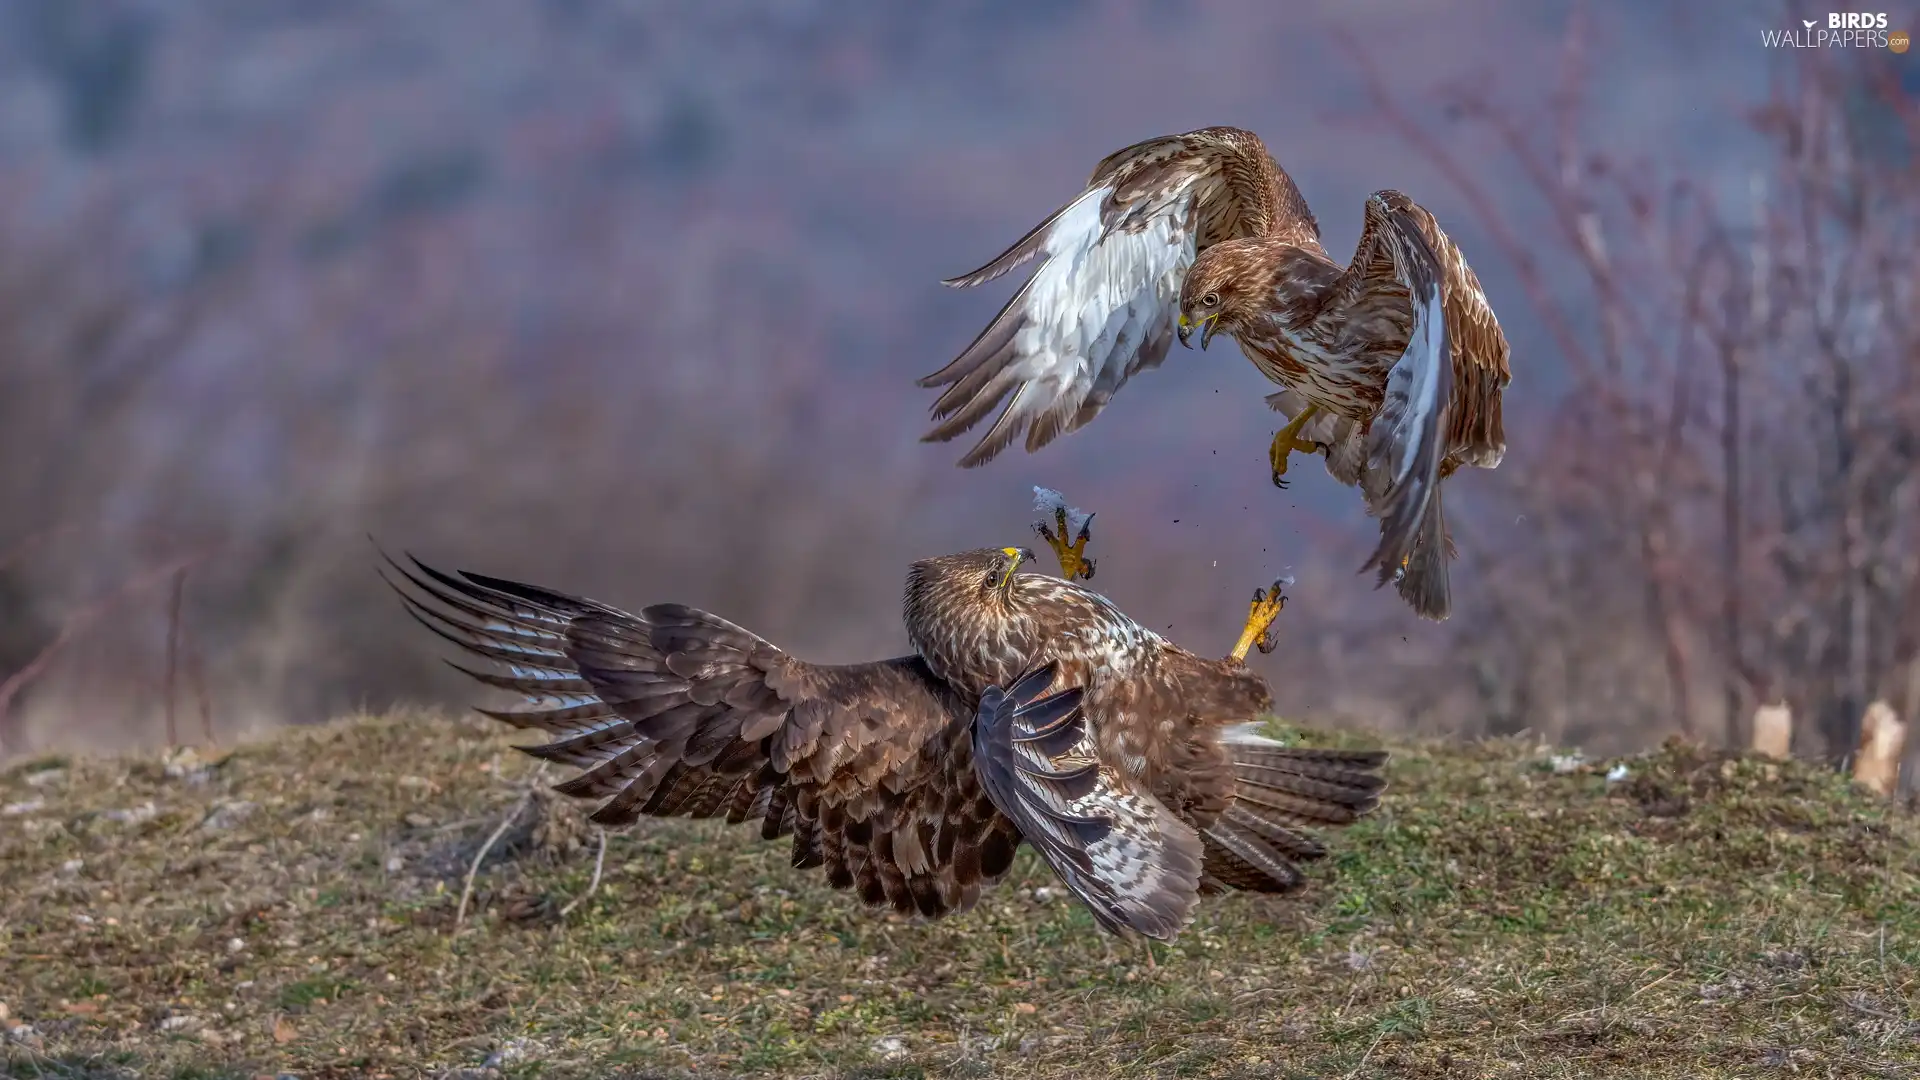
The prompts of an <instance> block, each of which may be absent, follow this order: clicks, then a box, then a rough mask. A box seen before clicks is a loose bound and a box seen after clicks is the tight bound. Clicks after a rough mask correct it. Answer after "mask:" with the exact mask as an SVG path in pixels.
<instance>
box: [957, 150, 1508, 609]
mask: <svg viewBox="0 0 1920 1080" xmlns="http://www.w3.org/2000/svg"><path fill="white" fill-rule="evenodd" d="M1364 215H1365V216H1364V224H1363V227H1362V231H1361V234H1360V243H1359V245H1358V247H1357V248H1356V249H1355V251H1354V254H1353V258H1352V259H1351V260H1350V261H1349V262H1348V263H1347V265H1345V266H1342V265H1340V264H1339V263H1337V262H1335V261H1334V260H1333V258H1332V257H1331V256H1329V255H1328V253H1327V251H1326V249H1325V248H1324V247H1323V246H1321V243H1320V226H1319V223H1318V222H1317V221H1316V220H1315V219H1314V216H1313V212H1312V211H1311V210H1310V209H1308V207H1307V204H1306V200H1305V199H1303V198H1302V197H1301V195H1300V190H1299V188H1297V187H1296V186H1295V185H1294V183H1293V180H1292V178H1290V177H1289V176H1288V175H1287V174H1286V172H1285V170H1283V169H1281V168H1280V166H1279V164H1278V163H1277V162H1275V161H1274V159H1273V157H1272V156H1271V155H1270V154H1269V153H1268V152H1267V148H1266V146H1265V144H1264V143H1262V142H1261V141H1260V138H1259V137H1258V136H1257V135H1255V134H1253V133H1252V132H1250V131H1243V130H1241V129H1239V128H1231V127H1210V128H1202V129H1200V130H1197V131H1190V132H1187V133H1185V134H1181V135H1169V136H1164V137H1161V138H1157V139H1149V140H1147V141H1145V142H1142V143H1136V144H1135V145H1133V146H1129V147H1127V148H1126V149H1124V150H1119V151H1116V152H1115V153H1113V154H1111V155H1109V156H1108V157H1107V158H1106V159H1105V160H1104V161H1102V162H1100V164H1099V165H1098V166H1097V167H1095V169H1094V170H1093V176H1092V178H1091V179H1090V180H1088V182H1087V185H1086V188H1085V190H1084V191H1082V192H1081V193H1080V194H1079V195H1078V196H1075V197H1074V199H1073V200H1072V201H1071V202H1069V203H1067V204H1066V205H1065V206H1062V207H1061V208H1060V209H1058V210H1056V211H1055V212H1054V213H1053V214H1052V215H1051V216H1049V217H1048V218H1047V219H1046V220H1045V221H1042V222H1041V223H1040V224H1039V225H1037V226H1035V227H1034V228H1033V230H1032V231H1031V232H1029V233H1027V235H1026V236H1024V237H1022V238H1021V239H1020V240H1019V241H1018V242H1017V243H1015V244H1014V245H1013V246H1012V247H1010V248H1008V249H1007V250H1006V251H1005V252H1003V253H1002V254H1001V255H1000V256H998V257H997V258H995V259H994V260H993V261H992V262H990V263H988V264H987V265H986V266H983V267H981V268H980V269H978V270H975V271H973V272H972V273H970V274H964V275H962V276H960V277H957V278H952V279H949V280H948V281H947V282H946V284H948V285H951V286H954V287H969V286H974V285H979V284H982V283H984V282H988V281H992V280H994V279H995V278H998V277H1000V276H1001V275H1003V274H1006V273H1008V272H1009V271H1012V270H1014V269H1015V268H1017V267H1019V266H1021V265H1023V264H1025V263H1027V262H1029V261H1031V260H1034V259H1038V260H1040V263H1039V266H1038V268H1037V269H1036V270H1035V271H1034V272H1033V275H1032V276H1031V277H1030V278H1028V280H1027V282H1026V284H1025V285H1023V286H1021V288H1020V290H1019V292H1017V293H1016V294H1014V296H1013V298H1012V299H1011V300H1009V301H1008V302H1007V304H1006V306H1005V307H1003V308H1002V309H1001V310H1000V313H999V314H998V315H996V316H995V317H994V319H993V321H992V322H990V323H989V324H988V325H987V327H986V329H984V330H983V331H981V333H980V335H979V336H978V337H977V338H975V339H974V341H973V344H971V345H969V346H968V347H967V348H966V350H965V351H963V352H962V353H961V354H960V355H959V356H958V357H957V358H955V359H954V361H953V362H952V363H950V364H948V365H947V366H946V367H944V368H942V369H940V370H939V371H937V372H935V373H933V374H932V375H928V376H926V377H925V378H923V379H921V380H920V384H921V385H922V386H927V387H941V386H944V387H946V389H945V391H944V392H942V393H941V395H940V397H939V398H938V400H936V401H935V402H934V403H933V407H932V413H933V418H934V420H935V425H934V427H933V428H932V430H931V431H929V432H928V433H927V435H926V436H925V437H924V438H925V440H927V441H937V442H946V441H948V440H951V439H954V438H957V437H958V436H960V435H961V434H963V433H964V432H966V431H968V430H970V429H972V428H973V427H974V426H975V425H976V424H978V423H979V422H980V421H982V420H984V419H986V418H987V416H988V415H989V414H991V413H993V412H994V411H995V410H998V412H999V414H998V416H997V417H995V418H994V420H993V422H992V424H991V425H990V426H989V427H988V429H987V432H986V434H985V435H983V436H981V437H980V439H979V441H978V442H976V443H975V444H974V446H973V447H972V449H970V450H969V451H968V452H967V453H966V454H965V455H964V456H963V457H962V458H961V459H960V464H961V465H963V466H969V467H971V466H975V465H981V464H984V463H985V462H987V461H989V460H991V459H992V458H993V457H994V456H995V455H996V454H998V453H1000V452H1001V451H1002V450H1004V449H1006V447H1007V446H1009V445H1010V444H1011V443H1012V442H1013V441H1014V440H1015V439H1017V438H1019V437H1020V435H1021V434H1022V432H1024V433H1025V435H1026V448H1027V450H1029V451H1034V450H1038V449H1040V448H1041V447H1043V446H1045V445H1047V443H1049V442H1051V441H1053V439H1054V438H1056V437H1057V436H1059V435H1061V434H1063V433H1065V432H1069V431H1074V430H1076V429H1078V428H1080V427H1081V426H1083V425H1085V424H1086V423H1088V422H1089V421H1091V420H1092V419H1093V418H1094V417H1095V416H1097V415H1099V413H1100V410H1101V409H1102V408H1104V407H1105V406H1106V404H1107V402H1108V401H1109V400H1110V399H1111V398H1112V397H1113V395H1114V394H1115V393H1117V392H1118V391H1119V390H1120V388H1121V387H1122V386H1124V385H1125V384H1126V382H1127V380H1128V379H1129V378H1131V377H1132V376H1133V375H1134V374H1135V373H1136V372H1139V371H1141V370H1143V369H1146V368H1153V367H1158V366H1159V365H1160V363H1161V362H1162V361H1164V360H1165V359H1166V357H1167V352H1168V350H1169V348H1170V347H1171V346H1172V344H1173V342H1174V341H1176V340H1178V341H1180V342H1181V343H1182V344H1188V343H1189V342H1190V339H1191V337H1192V335H1194V334H1196V333H1197V334H1198V335H1199V337H1200V341H1199V344H1200V347H1201V348H1202V349H1204V348H1206V346H1207V344H1208V343H1209V342H1210V341H1212V339H1213V338H1214V336H1215V335H1216V334H1220V333H1225V334H1228V335H1230V336H1232V337H1233V338H1234V339H1235V340H1236V341H1238V343H1239V346H1240V351H1241V352H1242V353H1244V354H1246V356H1247V358H1248V359H1249V360H1251V361H1253V364H1254V366H1255V367H1257V368H1259V370H1260V373H1261V374H1263V375H1265V376H1266V377H1267V378H1268V379H1269V380H1271V381H1273V382H1275V383H1278V384H1280V386H1282V387H1283V388H1284V389H1282V390H1281V391H1280V392H1278V393H1276V394H1273V395H1271V396H1270V397H1268V399H1267V400H1268V403H1269V404H1270V405H1272V406H1273V407H1274V408H1275V409H1276V410H1278V411H1280V412H1282V413H1283V414H1285V415H1286V416H1288V417H1289V419H1288V421H1287V423H1286V424H1285V426H1283V427H1282V428H1281V429H1280V431H1279V433H1278V434H1276V435H1275V436H1274V439H1273V443H1272V445H1271V446H1270V447H1269V450H1268V461H1269V466H1270V468H1271V470H1272V475H1273V480H1274V483H1276V484H1278V485H1280V486H1282V487H1284V486H1286V472H1287V462H1288V457H1289V455H1290V454H1291V453H1293V452H1294V451H1307V452H1324V453H1325V455H1326V462H1327V471H1328V472H1329V473H1330V474H1332V475H1333V476H1334V478H1335V479H1337V480H1338V481H1340V482H1341V483H1343V484H1347V485H1351V486H1357V487H1359V488H1360V489H1361V493H1362V498H1363V499H1364V501H1365V503H1366V506H1367V510H1368V513H1369V514H1371V515H1373V516H1375V517H1378V518H1379V519H1380V540H1379V544H1378V546H1377V547H1376V548H1375V549H1374V552H1373V554H1372V555H1371V556H1370V557H1369V558H1368V560H1367V562H1366V564H1365V565H1364V566H1363V567H1362V568H1361V569H1362V572H1365V571H1366V570H1370V569H1374V570H1377V571H1378V579H1379V583H1380V584H1385V583H1386V582H1387V581H1389V580H1394V581H1396V582H1397V586H1398V591H1399V593H1400V595H1401V596H1402V598H1404V599H1405V600H1406V601H1407V603H1408V604H1409V605H1410V606H1412V607H1413V609H1414V610H1415V611H1416V612H1417V613H1418V614H1420V615H1421V616H1423V617H1426V618H1430V619H1436V620H1438V619H1445V618H1446V617H1447V616H1448V614H1449V613H1450V612H1451V611H1452V598H1451V591H1450V588H1449V585H1448V581H1447V560H1448V559H1449V558H1450V557H1451V555H1452V542H1451V540H1450V539H1449V537H1448V533H1447V528H1446V523H1445V519H1444V517H1443V515H1442V513H1441V508H1440V482H1441V481H1442V480H1443V479H1445V478H1446V477H1447V476H1450V475H1451V474H1452V473H1453V472H1454V471H1455V470H1456V469H1458V468H1459V467H1460V466H1462V465H1472V466H1477V467H1479V468H1487V469H1491V468H1494V467H1496V466H1498V465H1499V464H1500V460H1501V458H1502V457H1503V456H1504V455H1505V453H1506V434H1505V429H1504V427H1503V425H1502V422H1501V414H1500V402H1501V393H1502V391H1503V390H1504V389H1505V388H1506V386H1507V383H1508V381H1509V380H1510V378H1511V375H1510V373H1509V371H1508V366H1507V340H1506V337H1505V335H1504V334H1502V333H1501V330H1500V323H1499V320H1497V319H1496V318H1495V317H1494V314H1493V310H1492V308H1491V307H1490V306H1489V305H1488V303H1487V298H1486V295H1485V294H1484V293H1483V292H1482V290H1481V288H1480V282H1479V279H1478V278H1476V277H1475V276H1474V273H1473V270H1472V268H1471V267H1469V266H1468V265H1467V262H1466V260H1465V259H1464V258H1463V257H1462V256H1461V254H1460V249H1459V248H1457V247H1456V246H1455V245H1454V243H1453V241H1452V240H1451V239H1450V238H1449V237H1448V236H1447V234H1446V233H1445V232H1443V231H1442V230H1441V229H1440V226H1439V224H1438V223H1437V222H1435V221H1434V219H1433V215H1432V214H1430V213H1428V212H1427V211H1426V210H1425V209H1424V208H1422V207H1421V206H1420V205H1419V204H1418V203H1415V202H1414V201H1413V200H1412V199H1410V198H1408V197H1407V196H1405V195H1403V194H1401V193H1400V192H1398V191H1391V190H1389V191H1379V192H1375V193H1374V194H1373V195H1371V196H1369V197H1368V199H1367V201H1366V204H1365V207H1364Z"/></svg>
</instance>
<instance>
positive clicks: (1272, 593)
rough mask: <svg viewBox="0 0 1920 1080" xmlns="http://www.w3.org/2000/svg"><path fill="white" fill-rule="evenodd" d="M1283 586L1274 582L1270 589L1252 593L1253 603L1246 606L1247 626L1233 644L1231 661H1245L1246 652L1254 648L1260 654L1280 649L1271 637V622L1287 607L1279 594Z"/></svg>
mask: <svg viewBox="0 0 1920 1080" xmlns="http://www.w3.org/2000/svg"><path fill="white" fill-rule="evenodd" d="M1283 584H1284V582H1280V581H1276V582H1274V583H1273V587H1272V588H1270V589H1255V590H1254V591H1253V603H1251V604H1249V605H1247V625H1246V626H1245V627H1243V628H1242V629H1241V631H1240V640H1239V641H1236V642H1234V644H1233V652H1232V654H1231V659H1234V660H1241V661H1244V660H1246V658H1247V650H1248V649H1251V648H1254V647H1256V646H1257V647H1258V648H1259V649H1260V651H1261V652H1262V653H1270V652H1272V651H1273V650H1275V649H1277V648H1279V647H1280V643H1279V642H1278V641H1277V640H1275V639H1274V636H1273V620H1274V619H1275V618H1276V617H1278V616H1279V614H1280V609H1281V608H1284V607H1286V606H1287V598H1286V597H1285V596H1283V595H1281V592H1280V589H1281V587H1282V585H1283Z"/></svg>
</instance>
